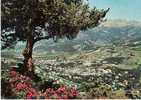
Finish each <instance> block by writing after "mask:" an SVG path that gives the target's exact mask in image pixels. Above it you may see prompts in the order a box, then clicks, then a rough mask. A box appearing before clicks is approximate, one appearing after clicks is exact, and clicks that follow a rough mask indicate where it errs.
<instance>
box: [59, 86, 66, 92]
mask: <svg viewBox="0 0 141 100" xmlns="http://www.w3.org/2000/svg"><path fill="white" fill-rule="evenodd" d="M65 89H66V88H65V87H64V86H61V87H60V88H58V90H57V92H58V93H61V92H64V91H65Z"/></svg>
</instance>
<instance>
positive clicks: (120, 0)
mask: <svg viewBox="0 0 141 100" xmlns="http://www.w3.org/2000/svg"><path fill="white" fill-rule="evenodd" d="M89 3H90V5H91V6H96V7H97V8H99V9H100V8H104V9H105V8H108V7H109V8H111V10H110V12H109V13H108V15H107V18H108V19H126V20H139V21H141V0H89Z"/></svg>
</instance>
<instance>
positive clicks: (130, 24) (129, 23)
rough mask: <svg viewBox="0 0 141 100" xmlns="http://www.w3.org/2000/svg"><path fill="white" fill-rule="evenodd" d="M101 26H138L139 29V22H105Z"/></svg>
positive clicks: (118, 20) (140, 23) (140, 22)
mask: <svg viewBox="0 0 141 100" xmlns="http://www.w3.org/2000/svg"><path fill="white" fill-rule="evenodd" d="M101 26H105V27H125V26H138V27H141V21H127V20H121V19H117V20H107V21H106V22H104V23H102V25H101Z"/></svg>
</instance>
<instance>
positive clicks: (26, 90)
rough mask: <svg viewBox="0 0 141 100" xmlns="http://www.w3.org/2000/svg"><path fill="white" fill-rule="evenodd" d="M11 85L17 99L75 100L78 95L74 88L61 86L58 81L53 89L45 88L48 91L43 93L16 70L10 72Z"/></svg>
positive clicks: (54, 82)
mask: <svg viewBox="0 0 141 100" xmlns="http://www.w3.org/2000/svg"><path fill="white" fill-rule="evenodd" d="M9 84H10V86H11V87H12V91H14V93H15V94H16V95H17V96H16V97H17V98H22V99H23V98H26V99H75V98H77V95H78V93H77V91H76V89H75V88H74V87H71V88H70V87H67V86H65V85H60V84H59V83H58V81H53V83H52V84H53V86H52V87H50V86H49V87H47V88H46V86H44V87H43V88H46V89H45V91H42V92H41V91H40V90H38V89H35V87H34V86H33V81H32V80H31V79H30V78H29V77H27V76H24V75H21V74H19V73H18V72H16V69H15V68H12V69H10V71H9ZM45 85H46V84H45Z"/></svg>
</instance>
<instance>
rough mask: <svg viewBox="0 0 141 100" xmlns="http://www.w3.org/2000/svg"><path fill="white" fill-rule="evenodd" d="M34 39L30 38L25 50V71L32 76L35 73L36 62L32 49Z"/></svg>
mask: <svg viewBox="0 0 141 100" xmlns="http://www.w3.org/2000/svg"><path fill="white" fill-rule="evenodd" d="M33 45H34V41H33V39H32V38H29V39H28V40H27V43H26V48H25V49H24V50H23V56H24V72H25V74H26V75H28V76H30V77H32V76H33V75H34V64H33V60H32V50H33Z"/></svg>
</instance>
